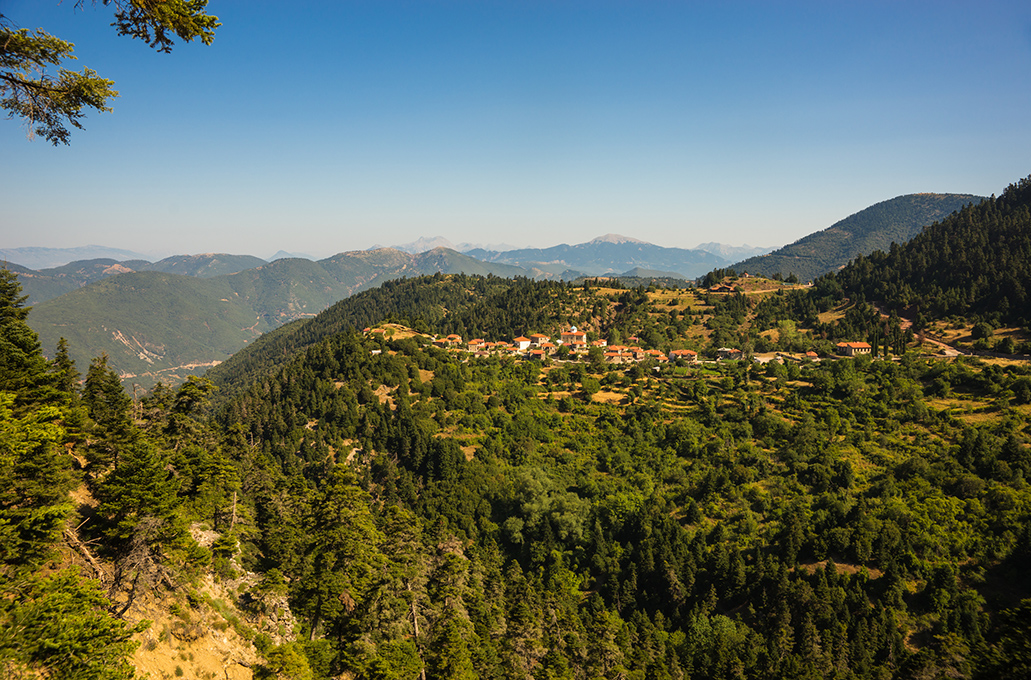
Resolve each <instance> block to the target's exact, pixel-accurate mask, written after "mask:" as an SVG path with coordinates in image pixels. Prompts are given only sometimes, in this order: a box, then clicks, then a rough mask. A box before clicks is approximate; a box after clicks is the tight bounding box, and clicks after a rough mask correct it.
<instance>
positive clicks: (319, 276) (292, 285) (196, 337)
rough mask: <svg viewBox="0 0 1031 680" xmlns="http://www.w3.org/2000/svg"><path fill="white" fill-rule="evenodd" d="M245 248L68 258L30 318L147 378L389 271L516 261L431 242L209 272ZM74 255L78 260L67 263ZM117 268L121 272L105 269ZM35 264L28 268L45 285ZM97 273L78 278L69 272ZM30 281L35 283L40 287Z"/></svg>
mask: <svg viewBox="0 0 1031 680" xmlns="http://www.w3.org/2000/svg"><path fill="white" fill-rule="evenodd" d="M249 261H250V260H248V259H247V258H241V257H236V256H216V255H205V256H198V257H177V258H168V259H167V260H162V261H161V262H160V263H157V264H155V265H150V264H149V263H143V264H145V265H147V267H151V266H153V267H158V266H160V268H162V269H167V270H175V271H182V272H188V273H189V275H184V274H175V273H159V272H156V271H130V270H128V269H127V268H126V267H124V266H122V265H119V264H117V263H107V264H103V265H102V266H101V264H102V263H94V264H93V265H90V266H89V267H88V268H85V269H86V271H82V270H83V269H84V267H81V266H73V265H69V266H68V267H67V268H62V271H63V272H64V271H65V269H68V270H70V271H69V272H65V273H66V274H68V276H67V277H66V279H61V280H62V281H64V284H62V285H65V284H66V285H69V286H70V292H67V293H65V294H63V295H61V296H60V297H57V298H55V299H51V300H47V301H46V302H43V303H41V304H38V305H36V312H35V313H34V314H33V316H32V317H31V318H30V320H29V323H30V324H31V325H32V327H33V328H34V329H35V330H36V332H37V333H39V335H40V337H41V338H42V341H43V346H44V348H46V350H47V351H52V348H53V347H55V346H56V343H57V341H58V339H59V338H61V337H65V338H66V339H67V340H68V341H69V352H70V354H71V356H72V357H73V359H75V361H77V362H78V363H79V364H86V363H89V361H90V359H91V358H92V357H94V356H99V355H101V354H106V355H107V356H108V357H109V361H110V365H111V368H113V369H114V370H115V371H116V372H117V373H119V375H121V376H122V377H123V378H124V379H126V380H127V381H130V382H133V383H137V384H139V385H141V386H143V387H146V388H149V387H151V386H152V385H153V384H154V383H155V382H158V381H165V382H171V383H175V384H178V383H179V382H181V381H182V380H184V379H185V378H186V377H187V376H189V375H199V374H200V373H202V372H203V371H204V370H206V369H207V368H208V367H210V366H213V365H215V364H217V363H218V362H220V361H224V360H225V359H227V358H228V357H229V356H230V355H232V354H233V353H235V352H236V351H238V350H240V349H241V348H243V347H244V346H245V345H246V344H247V343H248V342H250V341H252V340H254V339H255V338H257V337H258V336H259V335H260V334H261V333H264V332H267V331H270V330H273V329H275V328H277V327H279V326H281V325H283V324H285V323H289V322H290V321H293V320H295V319H300V318H306V317H312V316H315V314H317V313H318V312H320V311H322V310H324V309H326V308H327V307H329V306H330V305H331V304H333V303H334V302H336V301H338V300H340V299H343V298H346V297H347V296H349V295H352V294H353V293H355V292H357V291H360V290H365V289H368V288H373V287H375V286H378V285H379V284H381V283H383V282H385V281H388V280H390V279H394V278H398V277H403V276H419V275H423V274H429V273H432V272H438V271H444V272H467V273H469V274H484V275H486V274H494V275H504V276H514V275H516V274H520V273H523V270H521V269H518V268H516V267H510V266H508V265H504V264H497V265H494V264H484V263H482V262H479V261H476V260H473V259H472V258H469V257H466V256H464V255H462V254H460V253H457V252H454V251H445V250H442V249H438V250H436V251H429V252H426V253H421V254H420V255H409V254H407V253H403V252H401V251H398V250H392V249H389V248H384V249H380V250H375V251H358V252H351V253H340V254H338V255H334V256H333V257H330V258H326V259H325V260H320V261H318V262H312V261H310V260H303V259H299V258H288V259H281V260H277V261H275V262H272V263H268V264H263V265H262V266H260V267H253V268H250V269H246V270H244V271H239V272H237V273H234V274H232V275H222V276H209V274H213V273H214V272H215V271H216V270H218V269H219V268H222V267H236V266H242V264H243V263H246V262H249ZM73 264H75V265H78V264H80V263H73ZM116 272H117V273H118V276H113V275H111V274H113V273H116ZM39 274H40V273H38V272H36V273H27V274H26V276H31V277H35V278H34V279H33V280H34V281H35V282H36V283H37V284H39V285H43V283H44V281H45V280H46V281H53V280H55V279H53V277H50V278H49V279H46V278H45V277H42V278H41V277H40V275H39ZM83 276H87V277H94V278H91V279H90V280H91V281H92V283H91V284H90V285H85V286H83V287H79V286H80V284H78V283H75V281H77V280H79V279H77V278H76V277H79V278H81V277H83ZM36 290H40V288H37V289H36Z"/></svg>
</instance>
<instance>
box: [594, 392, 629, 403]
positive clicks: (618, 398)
mask: <svg viewBox="0 0 1031 680" xmlns="http://www.w3.org/2000/svg"><path fill="white" fill-rule="evenodd" d="M625 398H626V395H623V394H620V393H619V392H609V391H607V390H602V391H600V392H598V393H596V394H595V395H594V396H592V397H591V401H593V402H595V403H596V404H618V403H620V402H622V401H623V399H625Z"/></svg>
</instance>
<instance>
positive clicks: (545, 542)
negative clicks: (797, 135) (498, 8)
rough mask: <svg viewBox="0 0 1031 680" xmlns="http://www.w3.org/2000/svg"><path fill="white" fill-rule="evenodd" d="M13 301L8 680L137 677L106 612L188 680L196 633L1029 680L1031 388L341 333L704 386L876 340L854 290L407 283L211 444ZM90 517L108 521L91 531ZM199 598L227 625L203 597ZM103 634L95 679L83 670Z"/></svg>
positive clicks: (6, 455)
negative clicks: (63, 673) (559, 338)
mask: <svg viewBox="0 0 1031 680" xmlns="http://www.w3.org/2000/svg"><path fill="white" fill-rule="evenodd" d="M771 283H772V282H771ZM5 285H6V288H5V291H6V297H5V298H4V305H3V307H0V311H2V314H0V319H2V320H3V323H4V324H5V326H4V334H3V338H4V343H3V345H2V346H0V353H2V354H0V356H2V359H3V361H2V362H0V372H2V374H0V390H3V391H4V392H5V393H7V394H9V395H10V396H7V397H5V399H6V400H7V403H10V404H11V406H9V407H8V410H7V411H3V412H2V413H3V414H5V415H3V417H4V419H5V420H4V423H5V424H4V427H5V430H4V439H3V440H2V441H3V446H4V448H3V449H2V454H3V455H2V457H0V463H2V465H0V474H2V475H3V477H2V478H0V488H4V489H9V490H10V491H8V492H7V495H5V496H4V497H3V499H2V505H0V526H3V527H8V528H7V529H5V530H3V531H2V532H0V546H2V550H3V552H2V555H3V559H4V560H5V561H4V562H3V564H4V565H5V566H3V571H2V572H0V583H2V587H3V588H4V592H5V593H6V594H7V596H6V597H3V598H0V602H2V603H3V604H0V631H4V632H2V633H0V663H5V664H6V668H7V669H13V672H23V671H24V672H25V673H26V674H28V673H37V674H38V673H41V672H48V671H43V669H57V668H63V667H61V666H60V664H67V668H68V669H70V670H69V671H67V673H68V675H67V676H68V677H103V678H114V677H128V673H127V672H123V669H124V668H125V667H124V665H119V664H120V663H122V661H121V660H124V659H125V658H126V657H125V655H126V653H127V652H128V651H129V648H130V647H131V644H129V643H128V642H127V636H128V635H129V633H130V632H131V631H132V630H134V628H133V627H134V626H135V624H133V623H124V622H120V621H119V619H117V618H115V617H114V616H112V613H113V614H115V615H117V614H120V613H123V614H124V615H126V616H129V617H130V618H129V620H130V621H135V620H136V619H135V618H133V617H134V614H133V613H134V612H136V614H135V616H138V615H139V610H138V602H139V599H140V598H144V597H146V596H147V594H156V593H163V596H164V597H171V598H175V600H176V602H177V604H175V605H174V608H173V610H172V611H174V612H175V613H174V616H176V617H178V619H179V620H180V621H181V622H184V626H180V627H179V628H173V629H170V630H169V631H168V636H167V637H165V635H166V633H164V632H160V631H158V632H159V633H160V636H157V635H155V636H154V637H152V638H147V639H150V640H153V643H154V647H153V648H152V649H151V650H150V652H149V653H154V654H157V653H159V652H161V651H162V650H164V649H166V648H167V647H171V649H172V650H173V651H175V650H180V651H179V652H178V653H179V654H180V656H179V657H177V658H181V661H180V662H179V663H181V666H182V668H180V670H182V671H183V675H184V676H190V675H191V674H192V676H196V677H211V676H208V675H206V674H207V673H211V672H215V673H216V676H217V673H218V672H221V669H220V668H214V669H213V668H206V667H202V666H197V665H195V664H196V662H193V661H191V652H190V647H189V639H190V635H193V634H194V633H190V632H189V631H190V630H193V628H190V627H189V626H190V625H191V624H190V622H191V621H196V620H197V619H198V618H199V617H200V616H201V615H202V612H207V611H211V609H210V608H211V607H215V611H219V612H223V615H224V616H225V619H224V623H223V624H222V625H223V626H224V627H232V629H233V630H234V631H237V634H239V635H242V636H243V637H244V638H246V639H249V640H252V641H253V645H254V649H255V650H256V652H257V653H258V654H259V657H258V658H259V660H258V661H257V662H255V663H253V664H252V665H251V666H250V672H251V673H252V674H253V675H254V677H279V678H297V679H301V678H318V679H322V678H330V677H341V676H343V677H355V678H369V679H371V678H405V679H410V680H415V679H416V678H420V677H423V675H425V677H427V678H529V677H534V678H576V679H580V678H583V679H587V678H613V679H615V678H634V679H640V680H646V679H648V678H677V679H679V678H727V677H743V678H802V677H805V678H809V677H812V678H823V677H838V678H886V677H898V678H924V677H956V678H964V677H965V678H1010V677H1022V676H1026V675H1027V674H1028V673H1031V666H1029V664H1028V662H1027V658H1028V656H1027V650H1028V649H1031V628H1029V626H1028V621H1029V620H1031V618H1029V617H1031V599H1029V598H1031V488H1029V487H1028V485H1027V483H1026V481H1025V480H1026V478H1027V476H1028V475H1029V474H1031V447H1029V438H1031V370H1029V369H1028V368H1027V367H1026V366H1024V365H1021V364H1014V363H1002V364H995V363H993V364H987V363H982V362H980V361H978V360H974V359H963V360H959V361H950V362H945V361H941V360H936V359H929V358H927V357H926V356H924V355H923V354H921V353H920V351H919V347H918V345H917V343H916V342H914V341H912V340H910V339H908V338H907V337H905V336H904V335H898V336H896V337H893V338H891V340H892V341H893V342H894V344H892V343H891V342H889V343H885V347H888V346H890V349H891V351H892V353H894V354H896V355H897V357H898V360H897V361H886V360H882V359H877V360H873V359H871V357H870V356H862V357H859V358H856V359H830V358H827V357H826V354H824V359H822V360H821V361H805V360H802V361H797V360H787V361H786V362H785V363H784V364H781V363H778V362H777V361H773V362H771V363H769V364H766V365H759V364H755V363H751V362H738V361H730V362H709V363H701V364H679V365H678V364H677V362H673V363H657V362H655V361H654V360H649V361H645V362H644V363H634V364H631V365H622V366H621V365H611V364H606V363H604V362H603V361H600V360H599V357H598V356H597V355H596V354H588V355H585V356H584V357H583V358H581V359H578V360H575V361H557V360H555V359H550V360H548V361H545V362H544V363H536V362H529V361H524V360H520V359H515V358H511V357H500V356H487V357H475V356H472V355H471V354H470V353H468V352H458V351H446V350H443V349H438V348H436V347H432V346H430V345H429V339H428V338H427V337H425V336H423V335H420V334H419V333H417V332H416V333H414V334H413V333H405V334H397V337H396V338H391V337H386V336H387V334H386V333H369V334H363V333H361V332H360V330H348V329H347V327H348V326H351V325H356V326H357V325H359V324H361V323H363V320H364V319H373V318H374V317H376V316H380V317H387V316H393V315H394V314H397V316H398V317H400V316H401V315H404V316H405V317H406V320H407V321H408V322H409V323H411V324H412V325H413V326H417V327H418V328H421V330H423V331H431V332H433V333H436V334H443V333H447V332H455V331H456V330H462V331H463V332H466V333H479V332H482V333H483V335H484V336H490V335H492V334H495V333H498V334H501V333H505V334H506V335H507V336H509V337H510V335H511V334H516V333H524V332H527V330H533V331H536V330H543V331H544V332H546V333H549V334H550V333H553V332H555V331H557V330H561V329H565V328H567V327H568V325H569V324H570V323H577V324H578V325H579V326H581V327H583V328H585V329H586V330H588V331H590V332H591V333H595V334H598V335H601V334H602V333H608V334H610V335H611V336H612V337H611V338H610V339H612V340H616V339H618V338H617V336H623V337H626V338H630V337H634V338H635V339H636V340H638V341H640V342H641V343H642V344H644V345H646V346H659V347H663V346H670V347H672V346H684V345H694V346H696V347H698V348H699V349H700V350H701V351H702V352H703V354H704V353H707V352H709V351H710V350H711V348H712V347H713V346H714V345H716V344H717V343H721V342H722V341H724V340H727V339H737V340H742V339H744V340H746V341H750V342H753V343H768V344H769V345H770V346H771V347H779V348H782V349H783V350H784V351H794V350H792V347H794V346H796V345H798V344H799V343H802V344H803V346H811V345H813V344H815V345H816V346H818V347H827V346H829V347H833V345H832V344H830V343H831V342H832V340H831V339H829V338H834V337H838V336H840V335H844V336H845V337H848V336H850V335H854V334H856V333H860V332H863V329H866V330H870V329H876V328H878V326H879V323H878V320H879V317H877V315H876V314H875V313H874V312H873V311H872V310H870V309H869V308H868V307H865V306H862V305H854V306H852V307H849V308H848V310H847V311H845V312H843V313H839V314H838V315H837V316H835V317H834V318H831V317H827V316H826V314H827V312H822V311H821V309H825V308H828V309H829V308H830V307H833V306H834V305H835V304H836V303H835V300H834V290H833V286H829V285H821V286H818V287H814V289H812V290H810V291H805V290H799V289H789V288H785V289H784V290H783V291H781V294H777V293H761V294H759V293H757V294H756V295H754V296H753V295H746V294H733V295H723V296H709V295H700V296H695V295H693V294H692V293H690V292H688V291H684V290H663V289H651V290H647V289H617V288H601V287H599V286H598V285H597V284H595V285H593V286H592V285H586V286H579V287H574V286H570V285H567V284H546V283H535V282H529V281H521V282H509V281H504V280H501V279H490V278H489V279H480V278H478V277H462V276H450V277H447V276H440V277H428V278H427V279H422V280H419V281H407V282H398V283H396V284H393V285H392V286H388V287H386V288H385V289H384V290H383V292H382V293H381V297H376V296H371V295H370V296H369V299H368V301H367V303H368V305H369V309H368V310H366V314H367V316H365V317H362V316H361V311H360V310H359V309H356V308H355V309H350V310H349V311H347V313H346V314H345V313H344V308H339V309H338V310H337V312H339V318H338V319H337V321H336V323H339V328H338V329H337V332H332V333H328V334H322V333H320V334H318V335H317V336H314V335H313V336H312V338H310V339H311V340H313V341H311V342H308V341H303V340H302V339H301V338H300V335H301V334H303V333H304V332H307V331H311V330H312V329H314V328H315V326H313V324H314V322H311V321H309V322H306V323H302V324H297V326H296V327H295V330H294V331H293V332H294V333H296V334H298V336H297V337H295V338H293V339H291V340H290V342H288V343H285V344H284V345H283V347H282V348H280V349H279V350H277V352H284V353H285V352H287V351H288V348H289V352H292V355H291V358H289V360H288V361H287V362H286V363H285V364H283V365H281V366H278V367H276V366H274V365H272V364H274V363H276V362H274V361H273V362H272V363H270V364H269V365H267V366H265V367H264V372H262V371H259V372H258V373H257V375H258V378H257V379H256V380H254V381H253V382H251V383H250V384H249V385H247V384H246V382H247V381H246V380H243V379H241V380H242V382H243V383H244V384H241V385H236V386H232V387H233V390H231V391H235V392H236V394H235V396H233V397H232V398H231V399H229V400H228V401H227V402H224V403H223V405H222V406H220V407H219V409H218V410H217V411H216V412H214V413H212V414H211V417H210V418H208V417H205V416H204V415H203V413H204V411H203V409H204V404H205V402H206V401H207V400H208V399H209V397H210V396H211V389H212V385H211V384H210V383H209V382H207V381H206V380H203V379H193V380H190V381H188V382H187V383H185V384H184V385H183V386H182V387H181V388H179V389H178V390H177V391H174V392H173V391H171V390H168V389H165V388H161V389H158V390H157V391H155V392H154V393H153V394H152V395H149V396H147V397H145V398H143V399H141V400H139V401H137V402H134V401H133V400H131V399H129V398H128V397H126V396H124V394H123V393H122V392H121V390H120V386H119V383H118V379H117V376H115V375H114V374H113V373H111V371H110V370H109V369H108V368H107V367H106V365H105V364H104V362H103V361H96V362H93V364H92V365H91V366H90V368H89V370H88V371H87V375H86V380H85V383H84V384H83V385H82V386H81V387H79V386H77V383H76V381H75V379H74V377H75V373H74V367H72V366H70V365H69V363H68V360H67V356H66V355H64V354H61V355H60V358H59V359H58V360H55V361H54V362H47V361H46V360H44V359H43V358H42V356H41V355H40V353H39V348H38V344H35V339H34V336H33V334H32V332H31V331H30V330H29V329H28V328H27V327H26V326H24V323H23V321H22V319H23V317H24V314H25V310H24V309H23V308H21V307H20V306H19V305H18V304H17V299H18V295H17V290H16V287H15V284H14V283H13V281H12V280H11V279H10V277H8V278H7V279H5ZM764 285H770V283H765V284H764ZM512 286H515V288H514V289H513V288H511V287H512ZM519 286H522V287H523V288H521V289H520V288H519ZM513 290H518V291H519V292H520V294H519V295H513V294H511V293H512V292H513ZM463 295H464V296H466V297H468V298H470V300H471V302H470V303H469V304H466V305H464V306H462V305H457V306H456V305H454V302H455V300H457V299H458V298H460V297H461V296H463ZM374 301H375V305H373V302H374ZM506 301H507V305H504V304H503V303H505V302H506ZM445 305H452V306H448V307H445ZM324 322H325V323H327V324H328V323H330V320H329V318H328V317H327V319H326V320H325V321H324ZM305 329H307V331H306V330H305ZM762 329H767V330H762ZM803 329H804V330H803ZM402 335H403V336H405V337H402ZM8 338H12V339H17V340H16V341H15V340H8ZM275 353H276V352H273V354H275ZM821 353H824V350H822V349H821ZM879 353H880V352H879ZM30 442H31V444H30ZM43 454H45V455H43ZM39 479H47V480H50V481H48V483H47V485H46V487H45V488H46V493H45V494H44V493H42V492H41V490H40V489H38V487H33V486H31V484H35V483H36V482H35V481H33V480H39ZM73 489H74V490H75V493H76V496H75V497H76V498H77V499H83V498H92V499H93V500H92V501H91V502H89V503H84V502H82V500H77V501H76V502H75V503H74V504H73V503H70V502H69V500H70V496H69V493H70V492H71V491H72V490H73ZM201 534H204V535H206V536H208V537H209V539H210V543H209V545H210V547H207V548H203V547H201V546H200V545H198V543H197V542H196V538H197V537H198V536H199V535H201ZM73 539H74V540H73ZM62 545H63V546H65V547H62ZM77 545H81V546H82V548H81V549H77V548H76V547H75V546H77ZM56 548H61V549H60V550H55V549H56ZM87 556H88V557H89V559H87ZM48 559H49V560H50V561H48ZM75 561H79V562H81V563H82V564H83V570H82V571H80V572H79V573H78V574H75V573H72V572H66V571H61V570H62V569H63V568H64V567H66V566H67V565H69V564H71V563H72V562H75ZM55 570H56V571H55ZM55 573H56V574H61V575H62V576H60V577H56V576H45V575H44V574H55ZM209 574H210V575H214V578H215V579H216V580H218V581H219V582H221V583H224V584H226V585H227V589H226V592H228V593H232V594H231V595H229V596H228V597H229V598H230V599H229V600H227V601H224V602H221V603H220V602H216V601H212V600H210V598H209V596H207V595H204V594H203V592H206V591H203V592H202V587H201V584H202V581H203V580H204V579H205V578H207V577H206V575H209ZM58 578H59V579H63V580H55V579H58ZM26 579H28V580H26ZM94 579H104V583H105V586H106V588H107V590H108V593H109V595H108V596H109V597H110V598H111V599H110V600H109V601H108V600H105V598H104V597H103V596H101V595H99V594H97V593H96V586H95V585H90V583H95V580H94ZM78 592H89V593H93V594H92V595H90V596H88V597H86V596H81V597H80V596H76V597H78V598H79V599H75V597H71V596H70V595H68V593H78ZM69 603H73V604H69ZM270 621H275V622H278V623H277V624H275V625H270V623H269V622H270ZM37 631H45V634H37ZM92 631H104V632H103V633H102V634H101V637H102V640H103V642H102V643H101V644H103V649H104V652H105V654H106V655H107V656H105V657H94V656H92V655H90V654H88V653H83V652H82V651H81V650H83V649H87V648H89V647H88V646H89V645H91V644H94V643H93V642H92V641H91V640H92V638H91V637H90V635H91V632H92ZM177 631H178V632H177ZM137 635H138V636H139V635H147V633H137ZM104 636H106V637H104ZM33 639H42V640H46V641H52V640H60V644H62V645H65V647H62V649H67V650H69V651H68V652H67V653H66V654H65V655H63V656H62V655H56V654H53V653H52V652H51V651H50V650H52V649H53V646H52V645H50V643H49V642H48V643H47V645H35V646H32V645H29V644H28V643H27V642H26V641H27V640H33ZM150 644H151V643H150V642H148V644H147V646H149V645H150ZM119 645H121V646H119ZM147 646H145V648H143V649H141V650H139V651H138V652H137V654H138V655H144V657H145V656H146V654H147V653H148V649H147V648H146V647H147ZM95 659H96V660H95ZM84 666H85V667H86V668H87V670H80V669H81V668H82V667H84ZM238 667H239V666H238V665H237V666H234V668H238ZM240 668H242V667H240ZM73 671H74V672H77V673H80V674H79V675H75V676H73V675H71V673H72V672H73ZM116 671H117V672H116ZM119 673H120V674H119Z"/></svg>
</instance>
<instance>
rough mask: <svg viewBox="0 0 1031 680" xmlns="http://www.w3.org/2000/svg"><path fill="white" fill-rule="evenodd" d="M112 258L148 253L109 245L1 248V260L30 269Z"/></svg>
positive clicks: (132, 257) (117, 259) (135, 257)
mask: <svg viewBox="0 0 1031 680" xmlns="http://www.w3.org/2000/svg"><path fill="white" fill-rule="evenodd" d="M96 259H110V260H115V261H119V262H120V261H123V260H143V261H146V260H147V256H146V255H140V254H139V253H134V252H132V251H131V250H122V249H120V248H108V247H107V246H79V247H77V248H36V247H29V248H0V260H2V261H3V262H7V263H13V264H20V265H21V266H22V267H26V268H28V269H47V268H49V267H60V266H62V265H65V264H68V263H69V262H75V261H76V260H96Z"/></svg>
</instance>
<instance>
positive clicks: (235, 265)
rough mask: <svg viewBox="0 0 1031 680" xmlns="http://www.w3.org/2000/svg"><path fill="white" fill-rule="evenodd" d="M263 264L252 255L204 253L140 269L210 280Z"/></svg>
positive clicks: (176, 256) (172, 258) (174, 257)
mask: <svg viewBox="0 0 1031 680" xmlns="http://www.w3.org/2000/svg"><path fill="white" fill-rule="evenodd" d="M265 264H268V263H267V262H265V260H263V259H261V258H260V257H254V256H253V255H231V254H229V253H204V254H202V255H173V256H172V257H166V258H165V259H163V260H158V261H157V262H154V263H153V264H149V265H147V266H145V267H141V269H147V270H150V271H156V272H165V273H166V274H182V275H184V276H197V277H199V278H202V279H210V278H212V277H214V276H222V275H223V274H235V273H237V272H242V271H243V270H245V269H253V268H254V267H260V266H262V265H265Z"/></svg>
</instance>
